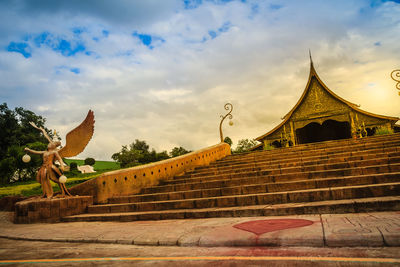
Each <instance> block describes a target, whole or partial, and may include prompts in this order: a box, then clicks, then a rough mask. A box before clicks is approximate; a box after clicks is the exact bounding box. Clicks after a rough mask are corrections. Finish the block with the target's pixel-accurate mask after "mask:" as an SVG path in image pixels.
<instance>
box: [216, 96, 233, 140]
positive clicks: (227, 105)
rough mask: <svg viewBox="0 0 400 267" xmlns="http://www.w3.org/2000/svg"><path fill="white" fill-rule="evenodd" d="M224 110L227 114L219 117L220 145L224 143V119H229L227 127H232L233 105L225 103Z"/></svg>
mask: <svg viewBox="0 0 400 267" xmlns="http://www.w3.org/2000/svg"><path fill="white" fill-rule="evenodd" d="M224 108H225V110H228V113H227V114H226V115H225V116H223V115H221V118H222V119H221V122H220V123H219V136H220V138H221V143H222V142H224V135H223V134H222V122H223V121H224V120H225V119H226V117H229V119H230V121H229V125H230V126H232V125H233V122H232V121H231V119H232V114H231V113H232V110H233V105H232V104H231V103H226V104H225V105H224Z"/></svg>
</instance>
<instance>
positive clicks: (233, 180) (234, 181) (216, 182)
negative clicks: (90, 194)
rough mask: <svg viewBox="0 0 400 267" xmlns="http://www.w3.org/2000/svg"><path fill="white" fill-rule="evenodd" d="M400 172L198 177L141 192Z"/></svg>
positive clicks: (371, 170)
mask: <svg viewBox="0 0 400 267" xmlns="http://www.w3.org/2000/svg"><path fill="white" fill-rule="evenodd" d="M397 172H400V164H396V165H394V166H391V168H390V169H389V168H388V167H387V166H372V167H369V168H362V167H361V168H355V169H341V170H333V171H319V172H310V173H303V172H299V173H295V174H284V175H261V174H260V175H254V176H241V175H238V176H234V177H223V178H221V177H216V178H215V179H206V180H202V179H197V181H191V182H187V183H177V184H166V185H158V186H152V187H147V188H143V189H142V190H141V194H153V193H163V192H173V191H188V190H196V189H209V188H222V187H229V186H235V185H245V184H254V183H271V182H285V181H297V180H305V179H318V178H335V177H348V176H361V175H373V174H389V173H397Z"/></svg>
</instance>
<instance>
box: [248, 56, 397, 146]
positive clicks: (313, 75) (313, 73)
mask: <svg viewBox="0 0 400 267" xmlns="http://www.w3.org/2000/svg"><path fill="white" fill-rule="evenodd" d="M313 78H315V79H316V80H317V82H318V83H319V84H320V87H321V88H322V90H324V91H325V92H327V93H328V94H329V95H330V96H331V97H333V98H334V99H336V100H337V101H339V102H341V103H343V104H345V105H346V106H348V107H349V108H350V109H352V110H353V111H356V112H358V113H361V114H364V115H367V116H371V117H375V118H379V119H384V120H389V121H394V123H395V122H396V121H398V120H399V118H397V117H390V116H384V115H378V114H374V113H370V112H367V111H364V110H362V109H360V108H359V107H360V106H359V105H357V104H354V103H351V102H349V101H347V100H345V99H343V98H341V97H340V96H338V95H336V94H335V93H334V92H332V91H331V90H330V89H329V88H328V87H327V86H326V85H325V84H324V82H323V81H322V80H321V79H320V78H319V76H318V74H317V72H316V71H315V68H314V64H313V61H312V59H311V55H310V74H309V77H308V81H307V85H306V87H305V89H304V91H303V94H302V95H301V97H300V99H299V100H298V102H297V103H296V105H295V106H294V107H293V108H292V109H291V110H290V111H289V112H288V113H287V114H286V115H285V116H284V117H283V118H282V119H283V121H282V122H281V123H280V124H279V125H277V126H276V127H275V128H273V129H272V130H271V131H269V132H267V133H266V134H263V135H261V136H259V137H257V138H255V140H257V141H262V140H263V139H264V138H266V137H267V136H269V135H271V134H273V133H274V132H275V131H277V130H278V129H280V128H281V127H282V126H283V125H285V124H286V123H287V122H288V121H289V120H290V118H291V117H292V115H293V113H295V112H296V110H297V109H298V107H299V106H300V105H301V104H302V103H303V101H304V100H305V98H306V96H307V95H308V92H309V91H310V90H311V82H312V80H313ZM260 145H262V144H260ZM256 147H258V146H256ZM256 147H255V148H256Z"/></svg>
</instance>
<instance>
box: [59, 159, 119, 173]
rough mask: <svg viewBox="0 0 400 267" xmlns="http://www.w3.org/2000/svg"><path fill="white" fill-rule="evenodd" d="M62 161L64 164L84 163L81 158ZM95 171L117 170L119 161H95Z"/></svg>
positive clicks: (79, 164)
mask: <svg viewBox="0 0 400 267" xmlns="http://www.w3.org/2000/svg"><path fill="white" fill-rule="evenodd" d="M64 162H65V163H66V164H68V165H69V164H71V162H76V164H78V166H81V165H85V162H84V160H83V159H64ZM93 168H94V170H95V171H104V170H109V171H111V170H117V169H119V168H120V166H119V163H117V162H115V161H100V160H99V161H97V160H96V163H95V164H94V166H93Z"/></svg>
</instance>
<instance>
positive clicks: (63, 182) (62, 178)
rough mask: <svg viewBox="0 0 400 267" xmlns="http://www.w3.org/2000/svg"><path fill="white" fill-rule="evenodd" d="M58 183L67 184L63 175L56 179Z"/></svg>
mask: <svg viewBox="0 0 400 267" xmlns="http://www.w3.org/2000/svg"><path fill="white" fill-rule="evenodd" d="M58 181H59V182H60V183H62V184H65V182H67V177H66V176H65V175H61V176H60V178H58Z"/></svg>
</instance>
